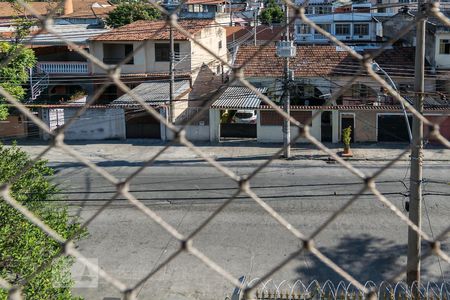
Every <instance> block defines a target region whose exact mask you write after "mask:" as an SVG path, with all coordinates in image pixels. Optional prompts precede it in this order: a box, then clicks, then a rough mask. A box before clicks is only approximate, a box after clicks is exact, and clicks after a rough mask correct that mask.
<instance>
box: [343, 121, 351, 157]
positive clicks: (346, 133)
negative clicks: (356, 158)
mask: <svg viewBox="0 0 450 300" xmlns="http://www.w3.org/2000/svg"><path fill="white" fill-rule="evenodd" d="M351 140H352V127H351V126H348V127H347V128H344V130H342V142H343V143H344V152H342V156H343V157H352V156H353V153H352V150H351V149H350V142H351Z"/></svg>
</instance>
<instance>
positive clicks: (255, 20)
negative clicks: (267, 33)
mask: <svg viewBox="0 0 450 300" xmlns="http://www.w3.org/2000/svg"><path fill="white" fill-rule="evenodd" d="M258 13H259V7H258V8H255V10H254V14H255V18H254V20H253V25H254V32H253V45H254V46H256V44H257V43H256V40H257V37H256V31H257V30H258Z"/></svg>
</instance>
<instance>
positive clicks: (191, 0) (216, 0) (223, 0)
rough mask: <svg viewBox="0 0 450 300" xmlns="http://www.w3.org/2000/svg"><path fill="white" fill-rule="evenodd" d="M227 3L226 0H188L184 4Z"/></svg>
mask: <svg viewBox="0 0 450 300" xmlns="http://www.w3.org/2000/svg"><path fill="white" fill-rule="evenodd" d="M224 3H227V1H226V0H186V2H184V4H210V5H214V4H224Z"/></svg>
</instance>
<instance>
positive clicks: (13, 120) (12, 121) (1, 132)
mask: <svg viewBox="0 0 450 300" xmlns="http://www.w3.org/2000/svg"><path fill="white" fill-rule="evenodd" d="M26 135H27V126H26V123H25V122H24V121H23V117H19V116H9V117H8V118H7V119H6V120H4V121H0V138H4V139H9V138H19V137H25V136H26Z"/></svg>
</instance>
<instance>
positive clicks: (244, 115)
mask: <svg viewBox="0 0 450 300" xmlns="http://www.w3.org/2000/svg"><path fill="white" fill-rule="evenodd" d="M234 116H235V117H236V118H239V119H248V118H251V117H252V116H253V114H252V113H236V114H235V115H234Z"/></svg>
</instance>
